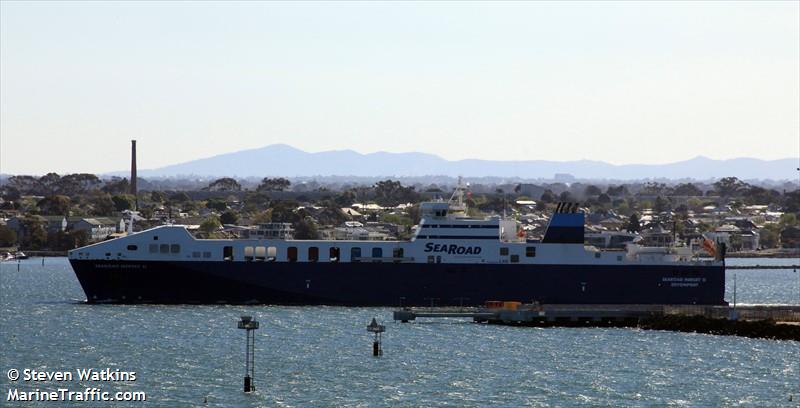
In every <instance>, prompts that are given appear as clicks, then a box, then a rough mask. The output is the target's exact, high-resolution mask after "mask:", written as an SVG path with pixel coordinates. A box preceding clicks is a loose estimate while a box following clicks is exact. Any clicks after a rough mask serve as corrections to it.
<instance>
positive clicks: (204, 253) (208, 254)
mask: <svg viewBox="0 0 800 408" xmlns="http://www.w3.org/2000/svg"><path fill="white" fill-rule="evenodd" d="M203 258H211V252H209V251H205V252H203Z"/></svg>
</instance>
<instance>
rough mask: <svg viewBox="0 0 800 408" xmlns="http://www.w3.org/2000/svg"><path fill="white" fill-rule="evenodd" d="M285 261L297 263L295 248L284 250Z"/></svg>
mask: <svg viewBox="0 0 800 408" xmlns="http://www.w3.org/2000/svg"><path fill="white" fill-rule="evenodd" d="M286 260H287V261H289V262H297V247H289V248H286Z"/></svg>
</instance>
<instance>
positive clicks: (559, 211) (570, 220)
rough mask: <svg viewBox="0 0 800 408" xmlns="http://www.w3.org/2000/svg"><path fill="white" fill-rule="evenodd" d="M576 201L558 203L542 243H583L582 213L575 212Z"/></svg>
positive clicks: (576, 208) (576, 207)
mask: <svg viewBox="0 0 800 408" xmlns="http://www.w3.org/2000/svg"><path fill="white" fill-rule="evenodd" d="M577 210H578V203H558V205H557V206H556V210H555V211H554V212H553V216H552V217H550V223H549V224H547V230H545V232H544V237H543V238H542V243H545V244H583V223H584V214H583V213H582V212H577Z"/></svg>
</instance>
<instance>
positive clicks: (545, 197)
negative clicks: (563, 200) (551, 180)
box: [539, 190, 556, 204]
mask: <svg viewBox="0 0 800 408" xmlns="http://www.w3.org/2000/svg"><path fill="white" fill-rule="evenodd" d="M539 200H540V201H541V202H543V203H545V204H550V203H554V202H555V201H556V195H555V194H553V192H552V191H550V190H544V193H542V196H541V197H539Z"/></svg>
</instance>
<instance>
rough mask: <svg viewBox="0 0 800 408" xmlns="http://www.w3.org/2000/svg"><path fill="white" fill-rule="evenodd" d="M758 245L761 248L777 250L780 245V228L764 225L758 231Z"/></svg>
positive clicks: (778, 226)
mask: <svg viewBox="0 0 800 408" xmlns="http://www.w3.org/2000/svg"><path fill="white" fill-rule="evenodd" d="M758 233H759V235H760V237H759V240H758V242H759V244H761V246H762V247H763V248H778V247H779V246H780V244H781V226H780V225H778V224H774V223H773V224H766V225H764V228H761V229H760V230H759V231H758Z"/></svg>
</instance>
